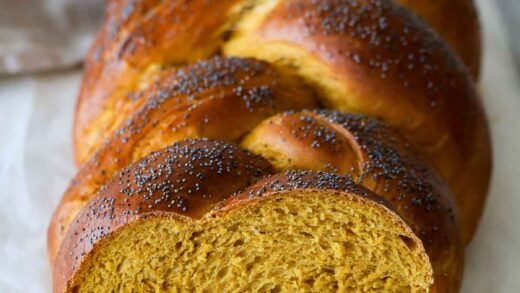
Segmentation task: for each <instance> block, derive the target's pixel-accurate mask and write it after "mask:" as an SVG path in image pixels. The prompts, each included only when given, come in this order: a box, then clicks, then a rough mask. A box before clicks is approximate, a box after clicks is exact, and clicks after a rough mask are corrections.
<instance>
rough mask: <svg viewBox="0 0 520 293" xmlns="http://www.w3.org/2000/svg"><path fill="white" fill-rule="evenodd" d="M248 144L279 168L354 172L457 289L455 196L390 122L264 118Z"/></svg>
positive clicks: (332, 116)
mask: <svg viewBox="0 0 520 293" xmlns="http://www.w3.org/2000/svg"><path fill="white" fill-rule="evenodd" d="M242 145H243V146H244V147H245V148H247V149H249V150H251V151H252V152H255V153H257V154H259V155H262V156H264V157H266V158H267V159H268V160H269V159H272V160H273V161H274V163H273V165H274V166H275V167H278V168H280V167H281V168H283V169H286V168H294V169H300V170H320V171H327V172H334V173H337V174H340V175H348V176H352V177H353V178H354V180H355V181H356V183H358V184H360V185H362V186H364V187H365V188H367V189H369V190H370V191H372V192H374V193H376V194H378V195H379V196H381V197H382V198H384V199H385V200H387V201H388V202H390V203H391V204H392V206H394V207H395V209H396V210H397V212H398V213H399V215H400V216H402V217H403V219H404V221H405V222H406V223H407V224H408V225H409V226H410V227H411V228H412V229H413V230H414V232H415V234H416V235H418V236H419V238H421V240H422V241H423V243H424V246H425V249H426V251H427V253H428V255H429V257H430V261H431V262H432V266H433V269H434V271H435V286H436V289H437V291H438V292H458V289H459V287H460V283H461V280H462V267H463V250H462V243H461V239H460V234H461V233H460V232H461V231H460V227H459V216H458V213H457V207H456V204H455V202H454V201H453V195H452V193H451V191H450V189H449V187H448V186H447V184H446V183H445V182H444V180H442V179H441V177H440V176H439V175H437V174H436V172H435V171H434V170H432V169H431V168H429V167H427V166H426V165H425V164H424V163H423V161H422V159H421V158H420V157H419V156H417V155H416V154H415V152H414V151H413V149H412V148H411V146H410V144H409V143H408V142H407V141H406V140H405V139H404V138H403V137H402V136H401V135H400V134H399V133H398V132H396V131H395V130H393V129H392V128H390V127H389V126H388V125H387V124H386V123H384V122H383V121H381V120H378V119H375V118H370V117H366V116H363V115H353V114H344V113H339V112H333V111H329V110H317V111H314V112H308V111H304V112H297V113H285V114H280V115H277V116H274V117H272V118H270V119H268V120H266V121H265V122H263V123H262V124H261V125H259V126H258V127H257V128H256V129H254V130H253V131H252V132H251V134H249V135H248V136H247V137H246V138H245V139H244V141H243V142H242ZM273 157H274V158H273ZM280 160H282V161H280ZM322 184H323V183H322Z"/></svg>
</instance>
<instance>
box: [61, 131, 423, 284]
mask: <svg viewBox="0 0 520 293" xmlns="http://www.w3.org/2000/svg"><path fill="white" fill-rule="evenodd" d="M268 171H269V167H268V164H267V162H265V161H263V160H262V159H261V158H260V157H256V156H253V155H251V154H248V153H247V152H245V151H243V150H240V149H239V148H236V147H234V146H232V145H229V144H226V143H219V142H211V141H204V140H203V141H187V142H182V143H180V144H176V145H174V146H173V147H171V148H166V149H165V150H163V151H161V152H159V153H153V154H151V155H150V156H148V157H146V158H144V159H143V160H141V161H139V162H138V163H136V164H134V165H132V166H130V167H129V168H126V169H124V170H123V171H122V172H121V173H120V174H119V175H118V176H116V177H115V178H114V180H113V181H111V182H110V183H108V184H107V185H106V188H104V189H103V190H102V191H101V192H100V193H99V194H98V195H97V196H96V197H95V198H94V199H92V200H91V201H90V203H89V204H88V206H87V207H86V208H85V209H84V210H83V211H82V212H81V213H80V214H79V216H78V217H77V220H76V221H75V222H74V223H73V224H72V226H71V228H70V232H69V233H68V237H67V238H65V240H64V242H63V246H62V248H61V250H60V253H59V257H58V258H57V264H56V270H58V271H62V272H64V273H63V274H61V275H58V276H56V277H55V284H54V285H55V290H56V291H58V292H62V291H67V292H110V291H124V292H136V291H138V292H153V291H155V292H157V291H185V292H189V291H200V292H202V291H219V292H220V291H277V290H278V291H295V290H309V291H315V292H323V291H333V290H351V291H366V290H385V291H388V292H403V291H414V292H423V291H426V290H427V289H428V287H429V286H430V284H431V283H432V281H433V277H432V273H431V267H430V265H429V262H428V256H427V255H426V253H425V252H424V248H423V247H422V245H421V242H420V240H419V239H417V237H416V236H415V234H414V233H413V232H412V231H411V230H410V229H409V228H408V227H407V226H406V224H404V222H403V221H402V220H401V218H400V217H399V216H397V215H396V214H395V213H394V212H393V211H391V209H389V208H387V207H386V206H385V204H384V203H383V202H382V200H381V199H380V198H378V197H377V196H376V195H374V194H372V193H370V192H369V191H367V190H365V189H363V188H362V187H359V186H356V185H355V184H354V183H352V181H351V180H349V179H348V178H345V177H339V176H336V175H331V174H325V173H312V172H302V173H300V172H288V173H285V174H282V175H276V176H273V177H269V178H266V179H264V180H262V181H260V182H259V183H257V184H256V185H254V186H252V187H251V188H249V189H246V190H245V191H242V192H241V193H239V194H238V195H236V196H234V197H229V196H230V195H231V194H233V193H235V192H239V191H240V190H242V189H243V188H244V186H245V185H247V184H248V182H249V183H250V182H252V181H254V180H255V179H257V178H259V176H261V175H263V174H265V173H266V172H268ZM226 197H228V200H227V201H224V203H223V204H221V205H220V207H218V208H217V209H215V210H214V211H211V212H208V211H209V210H210V209H212V207H215V204H216V203H217V202H219V201H220V200H221V199H222V198H226ZM375 263H377V266H376V267H375V268H374V265H375ZM369 272H370V273H369Z"/></svg>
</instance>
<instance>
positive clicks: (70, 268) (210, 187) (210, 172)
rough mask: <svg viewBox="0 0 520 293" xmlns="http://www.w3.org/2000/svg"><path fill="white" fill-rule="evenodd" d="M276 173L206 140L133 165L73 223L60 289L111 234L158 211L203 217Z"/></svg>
mask: <svg viewBox="0 0 520 293" xmlns="http://www.w3.org/2000/svg"><path fill="white" fill-rule="evenodd" d="M270 172H271V166H270V165H269V163H268V162H267V161H265V160H264V159H262V158H261V157H259V156H256V155H253V154H251V153H249V152H248V151H245V150H242V149H240V148H238V147H236V146H234V145H232V144H228V143H225V142H217V141H210V140H205V139H203V140H191V139H190V140H186V141H183V142H180V143H178V144H175V145H173V146H171V147H168V148H166V149H164V150H161V151H160V152H155V153H153V154H150V155H149V156H147V157H146V158H144V159H142V160H141V161H139V162H137V163H135V164H132V165H130V166H129V167H127V168H125V169H124V170H122V171H121V172H120V173H119V174H118V175H117V176H116V177H115V178H114V179H113V180H112V181H111V182H110V183H108V184H107V185H106V187H104V188H103V189H102V190H101V191H100V192H99V193H98V194H97V195H96V196H95V197H94V198H93V199H92V200H91V201H90V202H89V204H88V205H87V206H85V207H84V208H83V209H82V210H81V213H80V214H79V215H78V216H77V217H76V218H75V220H74V222H73V223H72V224H71V227H70V229H69V231H68V233H67V237H66V238H65V239H64V240H63V245H62V246H61V249H60V251H59V255H58V257H57V259H56V260H57V261H56V264H55V272H56V273H55V274H54V292H63V291H64V289H65V288H69V287H68V286H69V285H70V284H68V283H69V281H70V280H72V278H73V276H74V274H75V272H76V270H77V269H78V268H79V266H80V265H81V263H82V262H83V261H85V256H86V255H88V253H89V252H90V251H91V250H92V248H93V246H94V245H95V244H96V243H97V242H98V241H100V240H101V239H103V238H104V237H105V236H107V235H109V234H110V233H111V232H113V231H116V230H117V229H119V228H121V227H123V226H124V225H126V224H128V223H130V222H133V221H135V220H137V219H140V218H143V217H144V218H146V217H147V216H151V215H152V214H158V213H174V214H175V215H177V216H179V217H184V218H187V219H198V218H201V217H202V216H204V215H205V214H206V213H207V212H208V211H210V210H211V209H213V208H214V206H215V205H216V204H217V203H219V202H220V201H222V200H223V199H224V198H226V197H228V196H230V195H232V194H234V193H236V192H239V191H241V190H243V189H245V188H246V187H248V186H249V185H251V184H253V183H254V182H256V181H257V180H258V179H260V178H261V177H263V176H265V175H267V174H269V173H270Z"/></svg>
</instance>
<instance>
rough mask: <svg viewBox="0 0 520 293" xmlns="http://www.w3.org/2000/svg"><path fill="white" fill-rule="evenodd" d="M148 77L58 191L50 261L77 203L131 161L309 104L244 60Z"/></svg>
mask: <svg viewBox="0 0 520 293" xmlns="http://www.w3.org/2000/svg"><path fill="white" fill-rule="evenodd" d="M152 82H153V85H151V86H150V87H148V88H147V89H146V90H144V91H142V92H137V93H136V94H135V96H136V97H135V99H137V100H138V102H137V103H136V104H135V106H136V107H135V109H132V110H131V114H129V116H128V117H124V119H123V121H122V123H121V125H122V126H121V127H120V128H119V129H118V130H117V131H115V132H114V133H113V134H112V135H110V136H109V137H107V139H106V141H105V142H104V144H103V145H102V146H101V147H100V148H99V150H98V151H97V152H96V155H95V156H94V157H93V158H92V159H91V160H90V161H89V162H87V163H86V164H85V165H84V166H83V167H82V168H81V170H80V171H79V172H78V174H77V175H76V177H75V178H74V180H73V182H72V183H71V185H70V186H69V188H68V189H67V190H66V192H65V194H64V195H63V198H62V200H61V202H60V204H59V205H58V207H57V209H56V211H55V212H54V215H53V218H52V220H51V224H50V227H49V233H48V245H49V255H50V257H51V259H53V258H54V256H55V254H56V252H57V249H58V248H59V244H60V243H61V239H62V237H63V235H64V233H65V230H66V227H67V226H68V223H70V221H71V220H72V219H73V218H74V217H75V215H76V214H77V213H78V212H79V211H80V210H81V207H82V206H83V205H84V204H86V202H87V201H88V200H89V199H90V198H91V197H92V196H93V195H94V194H95V193H96V192H97V190H98V189H99V188H100V187H101V186H102V185H104V184H105V183H106V182H108V181H109V180H110V179H111V178H112V176H113V175H114V174H115V173H116V172H118V171H119V170H121V169H122V168H124V167H126V166H127V165H128V164H130V163H131V162H133V161H136V160H138V159H140V158H142V157H144V156H146V155H147V154H149V153H150V152H152V151H157V150H160V149H162V148H164V147H165V146H168V145H170V144H172V143H174V142H176V141H179V140H182V139H184V138H190V137H191V138H197V137H206V138H212V139H224V140H228V141H234V140H237V139H239V138H241V137H242V136H243V135H244V134H246V133H247V132H248V131H250V130H251V129H252V128H253V127H255V126H256V125H257V124H258V123H260V122H261V121H262V120H263V119H265V118H267V117H269V116H271V115H273V114H275V113H278V112H282V111H285V110H288V109H302V108H313V107H315V106H316V104H315V101H314V98H313V97H312V96H311V95H309V94H308V93H306V92H305V91H304V88H302V87H301V86H300V85H299V84H298V83H293V81H289V80H287V78H285V77H284V76H282V75H281V74H280V73H278V72H277V71H276V70H275V69H274V68H273V67H271V66H270V65H269V64H267V63H265V62H261V61H257V60H251V59H239V58H219V57H216V58H213V59H210V60H207V61H202V62H199V63H196V64H194V65H192V66H189V67H186V68H183V69H179V70H169V71H164V72H161V73H160V74H158V75H157V76H156V78H155V79H153V80H152Z"/></svg>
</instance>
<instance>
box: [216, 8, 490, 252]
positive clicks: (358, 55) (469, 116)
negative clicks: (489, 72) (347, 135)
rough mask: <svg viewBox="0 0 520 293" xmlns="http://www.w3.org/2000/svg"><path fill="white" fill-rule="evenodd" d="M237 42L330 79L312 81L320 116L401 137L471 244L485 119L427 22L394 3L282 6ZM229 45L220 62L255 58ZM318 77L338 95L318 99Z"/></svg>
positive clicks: (481, 189) (481, 195) (482, 179)
mask: <svg viewBox="0 0 520 293" xmlns="http://www.w3.org/2000/svg"><path fill="white" fill-rule="evenodd" d="M236 38H237V39H236V40H237V41H238V42H240V41H241V40H242V41H243V42H247V43H248V44H249V48H255V46H262V45H263V44H289V45H290V46H291V48H293V47H294V48H297V49H295V50H304V51H305V52H307V53H309V54H311V55H309V57H308V58H311V59H313V61H316V62H319V63H320V64H321V65H322V66H323V67H324V68H326V70H327V71H328V72H329V73H330V75H331V76H329V77H323V76H316V77H312V78H314V80H312V81H309V82H312V83H313V84H314V86H315V88H316V89H317V90H316V91H317V92H318V94H319V95H321V98H322V101H323V103H324V104H325V105H326V106H327V107H329V108H333V109H336V110H341V111H348V112H355V113H363V114H367V115H371V116H375V117H381V118H383V119H385V120H386V121H387V122H389V123H390V124H391V125H392V126H394V127H395V128H397V129H399V130H400V131H401V132H402V133H403V134H404V135H405V136H406V138H407V139H408V140H410V142H412V143H413V144H414V145H415V147H417V149H418V150H419V152H420V153H421V154H422V155H423V157H424V158H425V159H426V160H428V161H429V163H430V164H431V165H433V166H435V167H436V168H437V169H438V170H439V172H440V173H441V175H443V176H444V177H445V178H446V179H447V181H448V183H449V184H450V186H451V188H452V189H453V191H454V194H455V196H456V198H457V202H458V204H459V208H460V213H461V220H462V225H463V227H464V229H463V231H464V236H463V238H464V240H465V242H468V241H469V240H470V239H471V237H472V235H473V234H474V231H475V229H476V226H477V223H478V220H479V218H480V216H481V213H482V208H483V206H484V202H485V198H486V194H487V190H488V185H489V178H490V172H491V145H490V138H489V132H488V126H487V121H486V116H485V113H484V111H483V109H482V105H481V101H480V98H479V96H478V94H477V92H476V90H475V87H474V85H473V82H472V79H471V78H470V75H469V74H468V72H467V70H466V69H465V68H464V66H462V64H461V62H460V61H459V60H458V58H456V57H455V56H454V54H453V53H452V51H451V50H450V49H449V48H448V47H447V46H446V45H445V44H444V42H442V41H441V40H440V39H439V38H438V37H437V36H436V35H435V34H433V33H432V32H431V30H430V29H429V28H428V27H426V25H425V24H424V23H422V22H419V21H417V19H416V18H415V17H413V16H412V15H411V13H410V12H409V11H408V10H406V9H405V8H404V7H400V6H397V5H395V4H393V3H392V2H391V1H384V0H355V1H340V0H326V1H311V0H289V1H283V3H280V4H279V5H277V6H276V7H274V8H272V9H271V10H269V12H268V13H267V15H266V16H265V17H264V18H261V20H260V21H259V22H258V23H257V24H255V25H250V26H248V27H247V28H246V29H244V30H243V31H239V32H238V34H237V37H236ZM232 42H233V38H232V39H231V45H228V46H229V47H227V49H226V52H227V53H230V54H234V53H238V54H239V55H244V56H251V55H255V54H262V49H259V51H260V52H258V51H254V50H249V49H247V48H246V49H245V50H244V48H243V47H240V46H243V45H244V43H238V44H237V43H235V44H233V43H232ZM273 50H275V49H273ZM251 52H253V53H252V54H249V53H251ZM260 57H262V56H260ZM281 58H282V57H280V56H276V57H273V58H272V60H271V61H274V62H277V60H279V59H281ZM283 58H285V59H290V58H291V54H288V55H286V56H284V57H283ZM266 59H270V58H269V57H267V58H266ZM283 62H287V63H289V64H291V63H294V62H296V63H298V60H291V61H283V60H282V61H281V62H280V64H283ZM302 63H303V64H304V63H305V62H302ZM304 65H305V64H304ZM308 78H309V76H307V79H308ZM324 78H328V79H331V80H334V82H336V83H337V84H339V87H341V91H342V93H341V95H336V96H334V97H332V96H331V95H329V93H328V92H326V91H323V88H320V85H317V84H318V83H319V82H320V80H323V79H324ZM320 90H321V92H320Z"/></svg>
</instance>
